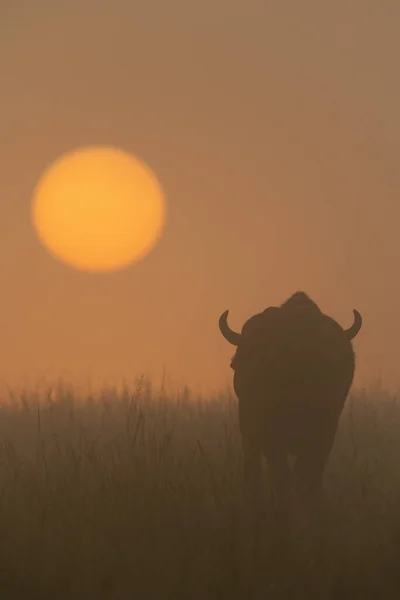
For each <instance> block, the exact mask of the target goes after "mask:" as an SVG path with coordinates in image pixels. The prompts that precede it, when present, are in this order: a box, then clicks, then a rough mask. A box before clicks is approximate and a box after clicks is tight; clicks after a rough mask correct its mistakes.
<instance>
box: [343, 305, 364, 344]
mask: <svg viewBox="0 0 400 600" xmlns="http://www.w3.org/2000/svg"><path fill="white" fill-rule="evenodd" d="M353 313H354V323H353V325H352V326H351V327H349V329H345V330H344V332H345V334H346V336H347V337H348V338H349V340H352V339H353V338H354V337H356V335H357V333H358V332H359V331H360V329H361V325H362V317H361V315H360V313H359V312H358V311H357V310H353Z"/></svg>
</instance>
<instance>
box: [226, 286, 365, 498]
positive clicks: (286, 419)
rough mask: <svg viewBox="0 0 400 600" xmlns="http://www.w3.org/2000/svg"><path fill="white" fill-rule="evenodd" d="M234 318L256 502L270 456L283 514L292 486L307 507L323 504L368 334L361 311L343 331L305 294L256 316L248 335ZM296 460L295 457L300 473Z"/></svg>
mask: <svg viewBox="0 0 400 600" xmlns="http://www.w3.org/2000/svg"><path fill="white" fill-rule="evenodd" d="M228 312H229V311H225V312H224V313H223V314H222V315H221V317H220V319H219V327H220V330H221V333H222V335H223V336H224V337H225V339H227V340H228V342H230V343H231V344H233V345H234V346H237V349H236V353H235V355H234V357H233V359H232V362H231V367H232V369H233V370H234V378H233V384H234V389H235V393H236V395H237V397H238V401H239V426H240V433H241V439H242V447H243V454H244V471H245V478H246V481H247V485H248V486H249V489H250V491H251V493H252V495H253V498H254V497H256V496H257V495H258V494H259V491H260V489H261V487H260V486H261V472H262V469H261V467H262V456H263V455H264V456H265V458H266V460H267V464H268V467H269V470H270V473H271V478H272V483H273V487H274V490H275V498H276V502H277V506H278V507H282V508H285V507H286V508H287V506H288V502H289V501H290V497H291V489H292V483H293V484H294V487H295V489H296V490H297V493H298V496H299V497H300V498H302V499H303V500H304V501H306V500H307V499H309V498H317V497H318V496H319V491H320V489H321V484H322V477H323V473H324V468H325V465H326V463H327V460H328V457H329V453H330V451H331V448H332V445H333V442H334V439H335V434H336V431H337V427H338V422H339V418H340V415H341V412H342V410H343V407H344V404H345V400H346V398H347V395H348V392H349V389H350V387H351V384H352V381H353V376H354V369H355V357H354V351H353V347H352V343H351V340H352V339H353V338H354V337H355V336H356V335H357V333H358V332H359V330H360V328H361V324H362V319H361V315H360V314H359V313H358V312H357V311H356V310H353V313H354V322H353V325H352V326H351V327H350V328H349V329H343V328H342V327H341V326H340V325H339V324H338V323H337V322H336V321H334V320H333V319H332V318H331V317H329V316H327V315H325V314H323V313H322V312H321V310H320V309H319V308H318V306H317V305H316V304H315V302H313V301H312V300H311V299H310V298H309V297H308V296H307V295H306V294H305V293H304V292H296V293H295V294H293V295H292V296H291V297H290V298H289V299H288V300H287V301H286V302H284V303H283V304H282V305H281V306H279V307H275V306H274V307H269V308H267V309H266V310H264V312H262V313H260V314H257V315H255V316H253V317H251V318H250V319H249V320H248V321H246V323H245V324H244V326H243V328H242V331H241V333H237V332H235V331H233V330H232V329H231V328H230V327H229V325H228V321H227V317H228ZM289 455H292V456H293V457H294V458H295V464H294V467H293V469H291V468H290V464H289V461H288V457H289Z"/></svg>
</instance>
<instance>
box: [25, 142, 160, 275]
mask: <svg viewBox="0 0 400 600" xmlns="http://www.w3.org/2000/svg"><path fill="white" fill-rule="evenodd" d="M165 213H166V208H165V200H164V195H163V192H162V190H161V186H160V185H159V183H158V181H157V179H156V176H155V175H154V173H153V172H152V171H151V169H150V168H149V167H148V166H147V165H145V164H144V163H143V162H142V161H140V160H139V159H137V158H136V157H134V156H132V155H130V154H128V153H127V152H124V151H122V150H119V149H116V148H111V147H103V146H99V147H96V146H94V147H88V148H83V149H78V150H75V151H73V152H70V153H68V154H65V155H63V156H61V158H59V159H58V160H57V161H56V162H55V163H54V164H53V165H51V166H50V167H49V169H47V170H46V171H45V172H44V174H43V175H42V177H41V178H40V180H39V182H38V184H37V186H36V189H35V191H34V196H33V202H32V220H33V224H34V227H35V229H36V233H37V235H38V237H39V239H40V241H41V242H42V244H43V245H44V246H45V247H46V248H47V250H48V251H49V252H50V253H51V254H52V255H53V256H55V257H56V258H58V259H59V260H61V261H62V262H64V263H67V264H69V265H71V266H73V267H75V268H76V269H79V270H82V271H91V272H107V271H115V270H119V269H123V268H124V267H127V266H128V265H130V264H132V263H133V262H137V261H138V260H140V259H141V258H143V257H144V256H145V255H146V254H147V253H148V252H149V251H150V250H151V249H152V248H153V246H154V245H155V244H156V242H157V240H158V238H159V237H160V235H161V232H162V229H163V226H164V222H165Z"/></svg>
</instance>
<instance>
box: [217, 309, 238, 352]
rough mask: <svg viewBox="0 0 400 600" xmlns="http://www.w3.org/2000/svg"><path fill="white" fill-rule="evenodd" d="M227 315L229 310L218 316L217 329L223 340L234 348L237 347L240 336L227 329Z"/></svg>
mask: <svg viewBox="0 0 400 600" xmlns="http://www.w3.org/2000/svg"><path fill="white" fill-rule="evenodd" d="M228 313H229V310H226V311H225V312H223V313H222V315H221V316H220V318H219V328H220V330H221V333H222V335H223V336H224V338H225V339H226V340H228V342H229V343H230V344H233V345H234V346H239V344H240V339H241V337H242V336H241V334H240V333H236V331H233V330H232V329H231V328H230V327H229V325H228Z"/></svg>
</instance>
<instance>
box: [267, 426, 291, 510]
mask: <svg viewBox="0 0 400 600" xmlns="http://www.w3.org/2000/svg"><path fill="white" fill-rule="evenodd" d="M275 435H276V433H275ZM271 437H272V436H271ZM264 454H265V458H266V459H267V464H268V468H269V471H270V474H271V480H272V485H273V488H274V493H275V499H276V509H277V511H278V514H279V515H280V516H281V517H282V518H283V519H284V520H286V519H287V517H288V512H289V508H290V469H289V465H288V461H287V454H286V451H285V449H284V448H282V447H280V445H279V444H277V443H276V442H275V443H273V442H270V441H269V440H265V441H264Z"/></svg>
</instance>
